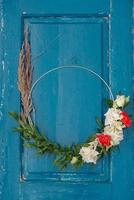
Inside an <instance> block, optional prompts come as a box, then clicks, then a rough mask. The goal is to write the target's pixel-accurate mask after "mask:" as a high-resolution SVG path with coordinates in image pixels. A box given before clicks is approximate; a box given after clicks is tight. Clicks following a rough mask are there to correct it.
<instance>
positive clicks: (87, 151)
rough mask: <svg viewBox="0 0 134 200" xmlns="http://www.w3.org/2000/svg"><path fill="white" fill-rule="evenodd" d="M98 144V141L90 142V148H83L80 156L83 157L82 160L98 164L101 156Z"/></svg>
mask: <svg viewBox="0 0 134 200" xmlns="http://www.w3.org/2000/svg"><path fill="white" fill-rule="evenodd" d="M97 144H98V141H97V140H95V141H93V142H90V143H89V146H88V147H82V148H81V149H80V152H79V154H80V155H81V156H82V160H83V161H84V162H86V163H94V164H96V161H97V159H98V154H99V152H98V151H96V147H97Z"/></svg>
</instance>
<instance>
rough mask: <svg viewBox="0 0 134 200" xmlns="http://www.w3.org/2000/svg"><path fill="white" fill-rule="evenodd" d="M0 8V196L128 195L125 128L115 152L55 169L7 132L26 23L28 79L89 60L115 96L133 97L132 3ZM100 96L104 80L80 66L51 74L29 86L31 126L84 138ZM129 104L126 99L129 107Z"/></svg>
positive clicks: (59, 199)
mask: <svg viewBox="0 0 134 200" xmlns="http://www.w3.org/2000/svg"><path fill="white" fill-rule="evenodd" d="M0 9H1V16H0V17H1V25H0V26H1V32H0V45H1V48H0V60H1V64H0V66H1V67H0V135H1V136H0V149H1V150H0V200H7V199H8V200H22V199H24V200H37V199H38V200H44V199H45V200H53V199H54V200H68V199H70V200H73V199H75V198H77V199H78V200H88V199H91V200H98V199H99V200H106V199H109V200H120V199H122V200H126V199H127V200H132V199H133V198H134V173H133V166H134V138H133V137H134V135H133V131H132V128H131V129H130V130H128V131H127V132H126V133H125V140H124V141H123V142H122V144H121V145H120V151H115V152H113V153H112V155H111V156H109V157H106V158H104V159H103V160H101V161H100V162H99V163H98V164H97V165H96V166H86V165H85V166H84V167H82V169H80V170H79V171H74V170H72V169H71V167H70V168H68V169H67V170H66V171H64V172H61V171H59V170H58V169H57V168H56V167H54V166H53V164H52V160H53V157H51V156H45V157H37V156H36V155H35V154H34V151H30V150H27V149H25V148H23V147H22V141H21V140H20V137H19V135H16V134H12V133H11V128H12V127H13V126H14V125H15V123H14V122H13V121H12V120H11V119H10V118H9V117H8V115H7V113H8V111H11V110H16V111H19V109H20V101H19V93H18V91H17V84H16V83H17V68H18V55H19V50H20V47H21V42H22V40H23V31H24V28H25V27H26V26H27V25H28V26H29V29H30V41H31V50H32V56H33V60H32V63H33V66H34V81H35V80H36V79H37V78H38V77H39V76H40V75H42V73H44V72H46V71H48V70H49V69H53V68H54V67H58V66H61V65H68V66H69V65H72V64H73V65H82V66H92V67H91V68H92V69H93V70H95V71H96V72H97V73H99V74H100V75H101V76H102V77H104V79H105V80H106V81H107V82H109V84H111V86H112V90H113V92H114V94H116V93H117V92H118V91H122V92H123V93H125V94H126V95H131V96H132V95H133V93H132V83H133V82H132V78H133V77H132V76H133V70H132V36H131V29H132V1H127V0H123V1H122V2H121V1H119V0H118V1H117V0H113V1H112V0H111V1H110V0H109V1H108V0H102V1H98V0H90V1H88V0H84V1H81V0H77V1H76V0H68V1H67V0H59V1H57V2H56V1H54V0H49V1H48V0H44V1H38V2H37V1H35V0H29V1H26V0H20V1H17V0H14V1H9V0H5V1H1V2H0ZM42 52H43V54H42V55H41V56H39V57H38V58H37V55H40V53H42ZM105 96H108V91H107V90H106V88H105V87H104V85H103V84H102V83H101V82H100V81H99V80H98V79H96V77H94V76H93V75H91V76H90V75H89V74H87V73H86V72H85V71H81V70H79V69H69V70H68V69H65V70H64V71H63V70H62V71H57V72H54V73H53V74H50V75H49V76H47V77H46V79H43V80H42V81H41V82H40V83H39V84H38V85H37V87H36V88H35V90H34V92H33V100H34V104H35V107H36V108H37V110H36V119H37V124H38V126H39V127H40V130H41V131H45V132H46V134H47V135H48V136H49V138H51V139H53V140H56V141H57V142H60V143H61V144H63V145H66V144H70V143H72V142H80V141H83V140H84V139H85V138H86V137H87V136H88V135H89V134H92V133H94V131H95V128H96V124H95V116H100V117H101V116H102V114H103V113H104V112H105V109H106V108H105V105H104V103H103V98H104V97H105ZM132 109H133V105H132V104H131V108H129V112H130V113H132Z"/></svg>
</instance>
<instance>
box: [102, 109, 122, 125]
mask: <svg viewBox="0 0 134 200" xmlns="http://www.w3.org/2000/svg"><path fill="white" fill-rule="evenodd" d="M120 113H121V110H119V109H116V108H109V109H108V111H107V113H105V117H106V118H105V125H106V126H107V125H112V124H113V123H114V122H115V121H117V120H120V119H121V115H120Z"/></svg>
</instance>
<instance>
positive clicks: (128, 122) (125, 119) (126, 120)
mask: <svg viewBox="0 0 134 200" xmlns="http://www.w3.org/2000/svg"><path fill="white" fill-rule="evenodd" d="M121 116H122V118H121V121H122V123H123V124H125V126H126V127H130V126H131V124H132V120H131V118H130V117H129V116H128V114H127V113H126V112H121Z"/></svg>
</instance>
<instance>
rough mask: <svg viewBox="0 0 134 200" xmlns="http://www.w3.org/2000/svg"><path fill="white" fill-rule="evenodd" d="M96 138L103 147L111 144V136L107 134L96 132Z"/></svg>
mask: <svg viewBox="0 0 134 200" xmlns="http://www.w3.org/2000/svg"><path fill="white" fill-rule="evenodd" d="M97 138H98V140H99V143H100V144H101V145H103V146H105V147H108V146H110V145H111V136H110V135H108V134H103V133H102V134H98V135H97Z"/></svg>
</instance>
